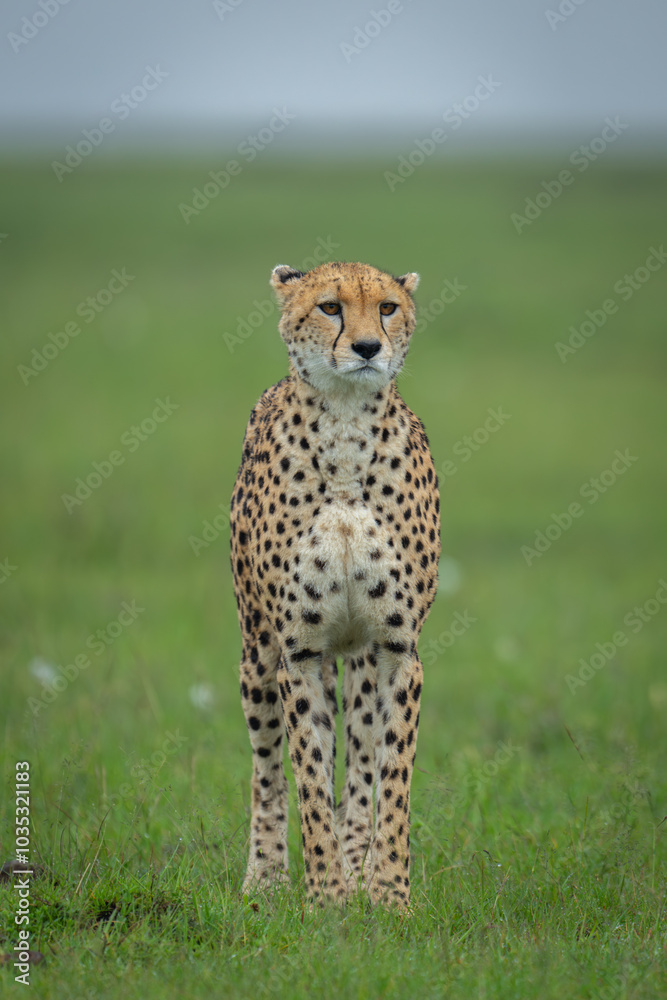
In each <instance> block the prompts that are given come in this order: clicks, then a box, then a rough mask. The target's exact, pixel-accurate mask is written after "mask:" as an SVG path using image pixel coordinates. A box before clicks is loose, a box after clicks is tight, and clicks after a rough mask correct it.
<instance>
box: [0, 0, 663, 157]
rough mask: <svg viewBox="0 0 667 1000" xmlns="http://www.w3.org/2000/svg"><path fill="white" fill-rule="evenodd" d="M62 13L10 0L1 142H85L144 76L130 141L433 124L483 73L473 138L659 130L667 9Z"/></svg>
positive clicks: (208, 6) (52, 4)
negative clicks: (195, 131) (289, 127)
mask: <svg viewBox="0 0 667 1000" xmlns="http://www.w3.org/2000/svg"><path fill="white" fill-rule="evenodd" d="M60 3H62V0H3V4H2V12H1V13H0V28H1V30H0V46H2V48H3V49H4V51H3V58H2V60H1V61H0V121H2V123H3V124H4V126H5V129H6V131H7V134H9V132H10V131H11V127H12V126H15V125H16V124H18V123H21V124H22V125H23V126H31V127H34V128H36V129H46V127H48V130H49V131H50V132H54V131H56V132H57V133H59V134H62V136H63V137H67V136H69V137H70V138H71V137H74V138H75V137H76V134H77V131H80V130H81V129H82V128H84V127H89V128H90V127H92V126H94V125H95V123H96V122H97V121H98V120H99V119H100V118H101V117H103V116H106V115H108V114H109V111H110V109H111V107H112V105H113V104H114V101H117V100H119V99H120V100H121V103H124V98H123V97H122V95H123V94H128V93H129V94H130V95H131V94H132V90H133V88H135V87H139V88H141V86H142V81H143V78H144V77H145V75H146V73H147V69H148V68H150V69H151V70H153V71H154V76H153V77H151V78H150V80H149V83H151V84H153V85H154V87H153V89H152V90H146V91H145V93H144V98H143V99H141V100H134V101H133V100H132V97H130V102H131V103H126V104H125V106H126V107H127V108H128V111H127V134H128V135H129V134H131V133H132V132H134V133H136V132H137V131H141V130H146V134H148V132H150V129H151V128H154V127H157V126H160V127H162V126H165V125H174V126H177V125H179V124H181V123H184V122H185V123H191V124H194V123H196V124H201V125H206V126H210V127H211V128H217V129H219V130H220V131H221V132H224V131H225V129H227V130H231V131H233V129H234V128H238V127H240V125H241V124H242V125H243V127H246V126H247V128H248V129H250V128H253V127H261V126H262V125H263V124H265V123H267V122H268V121H269V120H270V118H271V114H272V109H273V108H274V107H278V108H285V109H287V112H288V113H289V114H293V115H295V116H296V118H297V119H298V121H299V123H300V124H301V135H303V127H304V123H305V125H307V126H308V127H310V126H311V125H313V124H316V125H317V126H318V128H319V129H320V130H321V129H326V128H327V127H329V126H331V127H332V128H334V127H336V128H339V127H340V125H341V124H345V123H347V124H351V123H353V122H362V123H364V124H366V123H370V124H373V123H378V124H383V125H385V124H386V125H388V126H401V127H408V128H410V127H413V129H414V128H415V127H416V126H417V123H419V125H420V127H421V124H422V123H429V122H432V123H433V125H434V126H436V125H437V124H438V121H440V120H441V119H442V115H443V113H444V112H446V111H447V109H448V108H451V107H452V106H453V105H454V104H455V103H456V102H462V101H464V100H465V99H466V98H469V99H470V100H469V104H468V106H469V107H473V106H474V104H475V100H474V98H473V95H474V94H475V89H476V88H477V87H479V86H480V82H479V80H480V77H481V78H483V79H485V80H487V81H492V85H490V87H489V89H490V90H491V91H492V92H491V93H489V94H488V95H487V96H485V97H484V99H483V100H479V101H478V107H476V108H474V114H473V115H471V122H474V128H476V129H479V128H481V129H485V128H490V129H496V130H497V129H500V130H502V129H504V128H526V129H540V130H544V129H547V130H548V129H559V130H562V129H564V128H566V129H567V128H569V129H572V130H574V129H576V130H577V131H578V132H581V131H584V132H586V131H589V132H590V135H591V137H593V136H594V135H596V134H597V132H599V130H600V127H601V125H602V123H603V121H604V119H605V118H606V117H607V116H615V115H618V116H620V117H621V119H622V120H623V121H624V122H626V123H627V124H628V125H629V127H630V128H629V133H630V132H633V133H636V134H638V133H639V132H641V131H642V130H645V129H655V130H658V129H660V128H662V129H663V130H664V129H665V126H666V125H667V85H666V83H665V41H666V37H667V35H666V29H667V4H666V3H665V2H664V0H449V2H447V0H444V2H438V0H375V2H373V0H367V2H361V3H355V2H352V0H338V2H337V3H326V4H325V3H318V2H317V0H280V2H278V0H193V2H186V0H180V2H178V0H87V2H86V0H68V2H66V3H64V5H63V6H60ZM568 11H569V12H570V13H568ZM43 22H46V23H43ZM367 25H370V27H368V29H367V28H366V26H367ZM357 29H359V30H357ZM156 78H157V79H156ZM141 95H142V91H141V89H139V90H137V91H135V97H139V98H141ZM131 105H134V106H131ZM115 107H116V109H118V107H119V105H115ZM116 116H117V117H115V118H114V121H116V122H117V121H118V117H120V114H119V113H118V111H117V112H116ZM596 130H597V132H596ZM117 131H118V132H120V131H121V130H120V129H118V130H117ZM297 131H298V130H294V134H296V133H297ZM416 134H417V133H416Z"/></svg>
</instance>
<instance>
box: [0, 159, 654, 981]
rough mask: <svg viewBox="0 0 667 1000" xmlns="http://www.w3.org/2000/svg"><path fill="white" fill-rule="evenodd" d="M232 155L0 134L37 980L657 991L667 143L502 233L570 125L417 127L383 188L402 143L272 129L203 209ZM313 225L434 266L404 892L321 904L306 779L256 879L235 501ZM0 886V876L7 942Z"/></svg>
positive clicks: (9, 888)
mask: <svg viewBox="0 0 667 1000" xmlns="http://www.w3.org/2000/svg"><path fill="white" fill-rule="evenodd" d="M223 163H224V158H220V161H216V160H214V159H212V160H211V161H210V162H209V161H206V160H203V161H201V162H198V163H183V164H178V163H171V164H167V165H165V164H164V163H157V162H156V163H145V164H134V165H129V164H128V165H122V164H119V165H113V164H109V163H105V162H104V161H100V162H99V163H93V162H91V163H86V164H83V165H82V166H81V167H79V168H78V169H77V170H76V171H75V172H74V173H73V174H72V175H71V176H67V177H65V178H64V179H63V181H62V183H58V181H57V180H56V178H55V177H54V175H53V173H52V171H51V170H50V167H49V165H48V163H43V164H42V163H36V164H30V163H27V164H14V165H5V166H4V167H3V168H2V169H1V171H0V181H1V183H0V228H1V229H2V232H3V236H2V238H1V239H0V269H1V272H2V278H1V280H2V286H3V290H4V294H3V298H4V308H3V313H4V316H3V322H2V326H3V335H2V348H1V349H2V371H1V378H2V403H3V413H4V419H5V427H4V433H3V436H2V443H1V448H2V469H3V488H2V491H1V494H0V511H1V515H2V526H3V529H4V530H3V535H2V548H1V551H0V563H2V567H1V571H0V579H1V580H2V582H0V602H1V603H0V607H1V615H2V636H1V642H2V697H1V699H0V718H1V724H2V730H1V734H2V749H3V767H2V779H3V794H2V796H1V805H0V843H1V845H2V857H0V862H1V861H8V860H10V859H11V858H13V857H14V856H15V834H14V813H15V807H16V804H15V801H14V791H13V789H14V783H15V777H14V776H15V764H16V762H17V761H29V763H30V775H31V781H30V788H31V806H30V808H31V814H30V818H31V823H32V826H31V838H32V839H31V859H32V860H33V862H34V863H35V864H37V865H39V866H40V867H39V868H38V869H36V870H35V875H34V876H33V877H32V879H31V890H30V893H31V894H30V903H31V909H30V925H29V926H30V931H31V938H30V942H31V944H30V946H31V948H32V949H34V950H39V951H40V952H41V953H42V954H43V955H44V960H43V962H41V963H40V964H38V965H35V966H34V967H33V968H32V971H31V974H30V980H31V987H32V995H34V996H36V997H40V998H58V1000H68V998H73V1000H74V998H76V1000H80V998H87V1000H98V998H102V997H121V996H122V997H123V1000H135V998H141V1000H147V998H150V1000H158V998H166V997H176V996H188V997H195V998H198V997H202V998H203V997H209V996H215V997H252V998H258V1000H259V998H262V997H273V996H281V995H282V996H290V997H296V998H301V997H312V996H317V997H324V998H328V997H332V998H338V997H340V998H348V997H350V998H352V997H355V998H356V997H359V998H368V1000H376V998H379V997H391V998H394V997H400V998H414V997H419V998H420V1000H427V998H428V1000H430V998H440V997H443V996H447V997H452V998H462V1000H463V998H465V1000H469V998H472V997H474V998H484V1000H491V998H508V1000H514V998H519V1000H522V998H540V1000H550V998H558V1000H562V998H564V997H577V998H579V997H581V998H599V1000H611V998H614V1000H615V998H619V1000H622V998H640V997H641V998H644V997H645V998H653V997H657V996H659V995H662V994H663V993H664V983H665V973H666V965H667V961H666V959H667V955H666V951H665V941H666V936H667V934H666V932H667V927H666V914H665V902H666V898H667V895H666V889H667V880H666V869H665V837H666V832H667V822H664V819H665V816H666V814H667V779H666V777H665V750H666V738H665V717H666V713H667V672H666V671H665V648H666V646H667V607H666V606H665V603H664V602H665V601H667V585H664V584H661V582H660V581H661V580H662V581H665V580H667V558H666V554H667V546H666V542H667V530H666V527H665V518H664V509H665V487H666V486H667V467H666V464H665V448H664V440H665V435H664V428H665V418H664V399H665V360H666V355H665V341H664V330H665V327H664V315H665V308H664V303H665V297H664V289H665V274H666V273H667V269H665V268H664V266H663V265H662V264H660V261H659V258H660V254H658V256H653V257H651V254H652V249H651V248H655V249H657V250H658V251H660V248H661V241H662V240H664V239H665V233H666V221H667V217H666V216H667V212H666V210H667V185H666V184H665V180H666V171H665V169H664V168H663V167H660V165H653V166H652V165H649V164H647V165H636V166H623V165H618V164H616V165H614V164H611V163H604V162H601V163H599V164H595V165H593V166H592V167H591V168H590V169H589V170H588V171H587V172H586V173H584V174H582V175H577V176H576V177H575V183H574V184H572V185H571V186H570V187H568V188H567V189H566V190H565V191H564V192H563V194H562V195H561V196H560V197H559V198H557V199H555V200H554V201H553V203H552V204H551V205H550V206H548V207H546V208H545V209H544V210H543V211H542V212H541V214H540V215H539V217H538V218H536V219H535V220H534V221H533V222H532V223H531V224H530V225H527V226H525V227H524V228H523V229H522V231H521V233H517V231H516V227H515V226H514V225H513V224H512V221H511V216H512V213H521V212H522V211H523V210H524V207H525V201H526V199H527V198H534V197H535V195H536V194H537V192H538V191H540V190H542V189H541V187H540V185H541V182H542V181H545V180H546V181H548V180H549V179H551V178H553V177H555V176H556V175H557V173H558V171H559V169H561V168H562V167H563V166H564V165H565V164H563V163H560V162H557V161H553V162H543V163H535V164H531V163H525V164H494V163H477V164H475V163H463V162H460V163H449V164H448V163H430V164H426V165H424V166H423V167H421V168H419V169H418V170H417V171H415V173H414V175H413V176H412V177H411V178H409V179H407V180H406V181H405V183H403V184H401V185H400V186H398V187H397V188H396V190H395V191H394V192H391V191H390V190H389V187H388V185H387V183H386V182H385V179H384V177H383V171H384V170H385V169H388V168H393V166H394V161H392V162H390V163H389V164H387V163H382V162H378V163H376V164H372V163H369V164H367V165H363V166H362V165H356V166H355V165H354V164H340V165H333V166H330V167H327V166H326V165H323V164H321V163H320V164H317V163H307V162H304V163H300V164H296V165H295V164H289V163H286V162H278V161H276V162H270V163H269V162H268V161H264V162H257V163H256V164H251V165H248V166H247V167H245V169H244V172H243V173H242V174H241V175H240V176H238V177H234V178H233V179H232V181H231V183H230V185H229V187H228V188H227V189H226V190H225V191H223V192H222V193H221V194H219V196H217V197H215V198H213V199H212V200H211V201H210V204H208V206H207V207H205V208H204V209H202V210H201V211H200V212H199V214H198V215H196V216H193V217H192V218H190V220H189V222H188V223H186V222H185V221H184V220H183V218H182V213H181V212H179V204H187V203H190V204H191V203H192V199H193V188H195V187H199V188H202V187H203V185H204V184H205V183H206V182H207V181H208V180H209V178H208V172H209V171H210V170H214V169H219V168H220V167H221V165H222V164H223ZM544 200H545V199H542V201H544ZM318 252H319V253H321V254H322V255H323V254H325V253H328V254H329V256H330V257H332V258H333V259H343V260H361V261H367V262H369V263H374V264H376V265H377V266H380V267H383V268H385V269H387V270H390V271H392V272H394V273H402V272H404V271H408V270H417V271H419V272H420V273H421V275H422V284H421V286H420V290H419V292H418V293H417V299H418V303H419V305H420V308H421V310H422V316H423V318H424V320H425V322H424V323H422V324H421V326H420V329H419V331H418V332H417V333H416V334H415V336H414V339H413V344H412V349H411V353H410V355H409V357H408V366H407V371H406V372H405V373H404V374H403V375H402V377H401V381H400V386H401V391H402V393H403V395H404V397H405V399H406V401H407V403H408V404H409V405H410V406H411V407H412V408H413V409H415V410H416V411H417V412H418V413H419V415H420V416H421V417H422V419H423V421H424V423H425V425H426V428H427V431H428V433H429V437H430V441H431V446H432V450H433V453H434V456H435V461H436V466H437V467H438V468H439V470H440V478H441V485H442V493H443V550H444V557H443V564H442V571H441V576H442V586H441V591H440V593H439V596H438V600H437V601H436V603H435V605H434V607H433V609H432V612H431V616H430V618H429V620H428V622H427V624H426V626H425V629H424V632H423V634H422V640H421V652H422V657H423V659H424V663H425V685H424V696H423V700H422V704H423V710H422V718H421V728H420V735H419V748H418V754H417V767H418V770H417V771H416V773H415V779H414V784H413V800H412V824H413V837H412V861H413V904H414V906H413V913H412V916H411V917H409V918H401V917H399V916H397V915H396V914H394V913H390V912H389V913H388V912H374V911H372V910H371V909H370V908H369V907H368V906H367V905H365V904H364V901H363V900H360V901H354V902H352V903H351V904H350V905H349V906H348V907H347V908H346V909H345V910H344V911H342V912H341V911H337V910H335V911H332V912H330V911H328V910H326V911H324V912H317V913H312V914H311V913H310V912H309V911H308V907H307V905H305V903H304V892H303V885H302V879H301V877H302V863H301V858H300V850H299V844H300V837H299V829H298V818H297V812H296V800H295V796H294V795H292V800H291V806H292V813H291V843H290V864H291V871H292V876H293V886H292V888H291V889H290V890H289V891H284V893H283V895H282V896H280V897H277V898H275V899H273V900H271V901H259V902H255V901H253V900H245V901H244V899H243V898H242V897H241V896H240V894H239V889H240V883H241V880H242V877H243V872H244V865H245V855H246V845H247V835H248V807H249V785H250V769H251V756H250V745H249V741H248V738H247V734H246V731H245V723H244V720H243V714H242V711H241V707H240V698H239V695H238V680H237V662H238V657H239V653H240V641H239V634H238V630H237V624H236V612H235V604H234V599H233V594H232V588H231V575H230V571H229V565H228V531H227V517H226V511H227V506H228V498H229V495H230V491H231V487H232V483H233V480H234V477H235V473H236V469H237V466H238V461H239V457H240V448H241V441H242V436H243V431H244V428H245V424H246V421H247V418H248V415H249V412H250V409H251V407H252V406H253V405H254V403H255V401H256V399H257V398H258V397H259V395H260V393H261V392H262V391H263V389H264V388H266V387H267V386H268V385H270V384H272V383H273V382H275V381H277V380H278V379H279V378H281V377H282V375H283V374H284V373H285V371H286V356H285V351H284V348H283V346H282V343H281V341H280V338H279V335H278V333H277V330H276V310H275V308H274V306H273V304H272V298H271V295H270V291H269V287H268V277H269V272H270V269H271V267H272V266H273V265H275V264H277V263H288V264H292V265H294V266H297V267H299V266H303V265H304V264H305V265H306V266H308V264H307V262H308V258H312V257H313V256H314V255H315V254H316V253H318ZM647 258H649V264H650V267H653V268H654V270H649V269H647V268H646V265H645V262H646V261H647ZM642 268H644V270H642ZM661 268H662V269H661ZM123 269H125V271H124V272H123ZM638 269H639V270H638ZM114 270H115V271H116V272H118V273H119V274H123V273H125V275H126V277H125V278H124V279H123V280H122V281H119V280H118V279H117V278H112V272H113V271H114ZM626 275H629V276H630V279H629V283H628V279H626V278H625V277H624V276H626ZM130 278H131V280H130ZM110 282H112V286H111V291H104V290H105V289H108V287H109V283H110ZM447 282H449V284H447ZM452 289H454V291H453V290H452ZM100 293H101V294H100ZM89 297H93V299H94V303H93V304H90V303H89V304H86V300H87V299H89ZM443 297H444V299H446V300H448V301H443ZM608 300H609V301H611V306H609V301H608ZM605 302H607V306H608V311H607V312H605V309H604V306H603V303H605ZM81 303H83V305H82V306H80V304H81ZM612 307H613V308H612ZM98 310H99V311H98ZM587 310H588V311H590V312H591V313H592V314H593V319H590V317H587ZM596 317H597V320H598V322H599V323H600V324H601V325H600V328H599V329H597V332H595V330H596V326H595V325H594V324H595V318H596ZM602 319H604V323H603V324H602V323H601V320H602ZM586 321H588V322H589V324H590V325H589V326H587V327H586V328H585V329H586V330H587V331H588V333H589V334H591V335H590V336H582V335H580V337H579V340H578V341H577V340H576V338H575V343H580V344H581V345H582V346H580V347H579V348H578V349H577V350H573V351H572V352H571V353H568V354H564V352H563V349H562V348H560V355H561V356H559V349H557V347H556V345H557V344H558V343H561V344H565V343H567V342H568V340H569V338H570V337H571V335H572V334H571V331H570V330H569V328H570V326H575V327H577V328H580V327H581V325H582V323H584V322H586ZM68 324H69V326H68ZM75 328H78V329H79V331H80V332H78V333H76V334H73V331H74V329H75ZM49 334H53V337H52V338H50V337H49ZM45 345H49V346H47V347H46V351H45V350H44V348H45ZM59 345H62V346H59ZM33 349H36V352H37V353H33ZM40 358H41V359H42V360H41V361H40ZM563 358H564V360H563ZM40 366H41V370H38V369H39V368H40ZM156 401H161V402H160V403H158V402H156ZM154 411H155V412H156V418H155V419H154V418H153V414H154ZM489 411H493V412H494V413H495V415H496V416H495V419H494V418H492V417H491V416H490V413H489ZM158 417H159V420H158V419H157V418H158ZM485 425H486V426H485ZM617 452H620V453H621V455H623V456H624V458H623V459H622V460H621V459H620V458H619V457H618V456H617V454H616V453H617ZM77 489H78V496H77V493H76V491H77ZM573 505H574V506H573ZM568 510H569V511H570V513H569V514H568V513H567V512H568ZM568 518H569V521H570V522H571V523H569V524H568ZM540 550H542V551H540ZM2 560H4V562H2ZM656 594H657V595H658V596H657V597H656ZM128 608H129V609H130V610H128ZM291 788H292V792H294V788H293V785H292V786H291ZM16 907H17V891H16V890H15V889H14V888H13V883H12V881H11V880H4V881H1V882H0V952H1V953H4V954H9V953H11V952H12V949H13V947H14V944H15V943H16V941H17V927H16V925H15V923H14V918H15V913H16ZM11 961H12V960H10V962H8V963H7V962H6V963H5V965H4V967H2V968H0V979H1V980H2V981H3V986H5V987H6V990H7V992H8V993H10V992H11V990H12V989H14V990H20V989H21V988H22V987H21V986H20V984H16V983H15V982H14V975H15V974H16V971H15V970H14V968H13V967H12V965H11Z"/></svg>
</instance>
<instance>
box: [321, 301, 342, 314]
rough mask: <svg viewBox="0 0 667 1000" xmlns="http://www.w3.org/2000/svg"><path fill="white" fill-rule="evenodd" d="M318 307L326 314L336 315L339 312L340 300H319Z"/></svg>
mask: <svg viewBox="0 0 667 1000" xmlns="http://www.w3.org/2000/svg"><path fill="white" fill-rule="evenodd" d="M320 309H321V310H322V312H323V313H326V314H327V316H337V315H338V313H339V312H340V302H320Z"/></svg>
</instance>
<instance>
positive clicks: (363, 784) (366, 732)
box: [337, 653, 376, 885]
mask: <svg viewBox="0 0 667 1000" xmlns="http://www.w3.org/2000/svg"><path fill="white" fill-rule="evenodd" d="M375 662H376V661H375V657H374V656H373V655H372V653H369V654H368V655H363V654H362V655H361V656H357V657H354V656H353V657H348V658H346V660H345V674H344V678H343V712H344V729H345V784H344V786H343V793H342V795H341V800H340V804H339V806H338V810H337V826H338V839H339V841H340V843H341V844H342V847H343V850H344V852H345V856H346V858H347V860H348V862H349V864H350V866H351V868H352V870H353V871H354V873H355V875H356V876H357V878H358V879H359V878H361V884H362V885H364V883H365V879H364V877H363V868H364V859H365V858H366V855H367V852H368V848H369V846H370V842H371V835H372V832H373V775H374V771H375V765H374V749H373V711H374V708H375V692H376V676H375V674H376V671H375Z"/></svg>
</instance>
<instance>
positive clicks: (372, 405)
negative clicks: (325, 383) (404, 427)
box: [294, 377, 398, 492]
mask: <svg viewBox="0 0 667 1000" xmlns="http://www.w3.org/2000/svg"><path fill="white" fill-rule="evenodd" d="M294 388H295V396H296V401H297V403H298V407H299V410H300V411H301V413H302V414H303V419H304V421H305V422H307V424H308V426H309V427H310V428H311V429H313V430H314V432H315V435H314V438H313V441H312V444H313V450H314V451H315V452H316V454H317V460H318V464H319V470H320V473H321V475H322V476H323V477H324V478H325V479H326V481H327V484H328V485H329V487H330V488H331V489H332V490H334V491H337V492H347V491H349V490H350V489H351V488H352V486H353V484H358V483H359V480H360V479H361V478H363V477H365V476H366V475H367V474H368V470H369V467H370V466H371V464H372V463H373V461H374V455H375V443H376V441H377V440H379V439H380V436H381V434H382V432H383V430H384V429H385V428H386V426H387V421H388V420H389V416H388V413H389V410H390V409H391V407H392V406H393V405H395V402H396V399H397V397H398V392H397V389H396V386H395V384H394V383H393V382H391V383H390V384H389V385H387V386H385V387H384V388H383V389H380V390H379V391H375V390H374V391H372V392H363V393H362V392H360V391H356V392H349V393H347V394H345V395H339V396H331V395H329V394H326V393H323V392H321V391H319V390H317V389H313V388H312V387H311V386H310V385H308V384H307V383H306V382H304V381H303V380H302V379H300V378H298V377H296V378H295V382H294Z"/></svg>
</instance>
